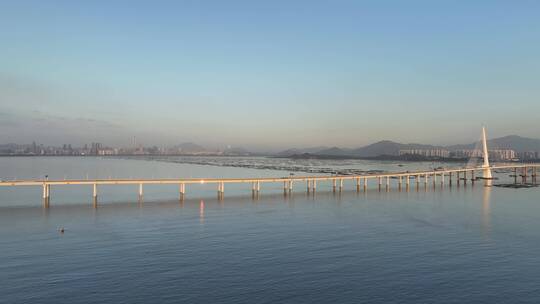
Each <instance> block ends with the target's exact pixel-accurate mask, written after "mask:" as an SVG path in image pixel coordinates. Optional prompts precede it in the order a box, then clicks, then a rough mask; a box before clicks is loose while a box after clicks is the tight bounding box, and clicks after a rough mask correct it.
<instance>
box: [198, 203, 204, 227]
mask: <svg viewBox="0 0 540 304" xmlns="http://www.w3.org/2000/svg"><path fill="white" fill-rule="evenodd" d="M199 223H201V224H204V201H203V200H201V201H200V202H199Z"/></svg>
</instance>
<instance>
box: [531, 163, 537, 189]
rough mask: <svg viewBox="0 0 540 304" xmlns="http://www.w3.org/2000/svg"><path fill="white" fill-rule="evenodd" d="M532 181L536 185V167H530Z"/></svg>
mask: <svg viewBox="0 0 540 304" xmlns="http://www.w3.org/2000/svg"><path fill="white" fill-rule="evenodd" d="M531 177H532V183H533V184H535V185H536V167H532V175H531Z"/></svg>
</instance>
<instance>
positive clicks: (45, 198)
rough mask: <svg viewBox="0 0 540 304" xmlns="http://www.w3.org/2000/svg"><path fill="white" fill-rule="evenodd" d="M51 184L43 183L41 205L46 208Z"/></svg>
mask: <svg viewBox="0 0 540 304" xmlns="http://www.w3.org/2000/svg"><path fill="white" fill-rule="evenodd" d="M50 195H51V186H50V185H48V184H45V183H44V184H43V207H45V208H48V207H49V203H50V198H51V196H50Z"/></svg>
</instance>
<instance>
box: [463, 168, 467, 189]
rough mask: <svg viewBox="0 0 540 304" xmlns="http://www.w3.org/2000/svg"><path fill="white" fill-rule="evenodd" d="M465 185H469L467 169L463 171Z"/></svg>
mask: <svg viewBox="0 0 540 304" xmlns="http://www.w3.org/2000/svg"><path fill="white" fill-rule="evenodd" d="M463 185H464V186H467V171H463Z"/></svg>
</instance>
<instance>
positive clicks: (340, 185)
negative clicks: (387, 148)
mask: <svg viewBox="0 0 540 304" xmlns="http://www.w3.org/2000/svg"><path fill="white" fill-rule="evenodd" d="M538 167H540V164H514V165H499V166H490V167H487V168H486V167H485V166H479V167H465V168H452V169H444V170H433V171H414V172H409V171H407V172H393V173H381V174H367V175H332V176H289V177H265V178H187V179H186V178H178V179H175V178H172V179H92V180H88V179H74V180H48V179H42V180H11V181H1V182H0V187H11V186H40V187H42V188H43V204H44V206H45V207H48V206H49V203H50V197H51V190H50V189H51V186H62V185H64V186H65V185H88V186H91V187H92V189H93V202H94V205H95V206H97V197H98V186H101V185H138V195H139V199H142V197H143V187H144V186H145V185H156V184H159V185H167V184H169V185H170V184H175V185H178V192H179V197H180V199H181V200H183V199H184V197H185V195H186V186H187V185H195V184H214V185H216V186H217V194H218V198H220V199H222V198H223V197H224V193H225V185H226V184H248V185H249V184H250V185H251V190H252V194H253V195H258V194H259V192H260V191H261V185H263V184H271V183H280V184H283V192H284V194H285V195H287V194H290V193H292V192H293V189H294V185H295V184H298V183H305V185H306V188H305V189H306V191H307V192H308V193H309V192H313V193H314V192H315V191H316V190H317V184H318V183H322V182H330V183H332V190H333V191H334V192H336V191H343V189H344V186H345V182H349V183H350V182H352V185H353V187H354V189H356V191H358V192H360V191H364V192H365V191H368V187H369V184H370V182H373V181H375V185H376V186H377V189H378V191H382V190H383V189H384V190H385V191H390V190H391V183H390V180H397V189H398V191H402V190H405V191H410V188H411V186H412V187H413V188H415V189H416V191H419V189H420V184H423V185H424V188H427V186H428V185H430V184H432V185H433V187H437V185H440V187H444V186H449V187H452V186H453V185H454V183H455V185H456V186H458V187H459V186H461V184H463V185H464V186H466V185H467V183H468V182H470V183H472V184H474V183H475V182H478V181H480V180H491V179H492V177H491V170H508V171H509V172H512V171H513V176H514V182H515V183H517V182H518V176H520V177H521V183H527V180H528V178H529V177H530V178H531V182H532V183H533V184H536V178H537V168H538ZM479 171H480V172H481V173H483V175H484V176H480V175H477V172H479ZM486 171H489V175H488V176H487V177H486V176H485V172H486Z"/></svg>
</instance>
